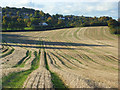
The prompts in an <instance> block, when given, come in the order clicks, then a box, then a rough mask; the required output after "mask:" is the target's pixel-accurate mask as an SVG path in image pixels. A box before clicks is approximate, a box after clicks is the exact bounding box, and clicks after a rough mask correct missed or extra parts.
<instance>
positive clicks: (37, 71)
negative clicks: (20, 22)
mask: <svg viewBox="0 0 120 90" xmlns="http://www.w3.org/2000/svg"><path fill="white" fill-rule="evenodd" d="M1 45H2V46H1V48H0V49H1V50H2V54H0V59H1V64H2V84H3V87H4V88H16V87H17V88H117V87H118V37H117V36H116V35H112V34H110V32H109V28H108V27H104V26H101V27H83V28H67V29H58V30H49V31H35V32H3V33H2V44H1Z"/></svg>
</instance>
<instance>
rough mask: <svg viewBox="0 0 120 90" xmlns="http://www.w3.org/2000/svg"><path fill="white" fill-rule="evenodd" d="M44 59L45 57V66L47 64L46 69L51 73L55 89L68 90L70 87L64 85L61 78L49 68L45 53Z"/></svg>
mask: <svg viewBox="0 0 120 90" xmlns="http://www.w3.org/2000/svg"><path fill="white" fill-rule="evenodd" d="M44 57H45V64H46V69H47V70H48V71H49V72H50V74H51V78H52V83H53V86H54V88H57V89H58V90H61V89H62V90H67V89H68V87H67V86H66V85H65V84H64V83H63V81H62V80H61V79H60V78H59V76H58V75H57V74H56V73H54V72H51V71H50V69H49V66H48V62H47V58H46V52H45V51H44Z"/></svg>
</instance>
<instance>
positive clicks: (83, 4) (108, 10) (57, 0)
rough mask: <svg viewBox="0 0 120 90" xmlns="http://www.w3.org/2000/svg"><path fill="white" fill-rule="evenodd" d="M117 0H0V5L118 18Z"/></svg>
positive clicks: (64, 13) (53, 12)
mask: <svg viewBox="0 0 120 90" xmlns="http://www.w3.org/2000/svg"><path fill="white" fill-rule="evenodd" d="M118 2H119V0H91V1H90V0H0V6H1V7H6V6H9V7H19V8H21V7H26V8H33V9H36V10H42V11H44V12H45V13H50V14H51V15H53V14H63V15H76V16H82V15H83V16H90V17H94V16H97V17H100V16H109V17H112V18H114V19H117V18H118Z"/></svg>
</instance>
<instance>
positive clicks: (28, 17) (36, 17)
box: [2, 6, 112, 31]
mask: <svg viewBox="0 0 120 90" xmlns="http://www.w3.org/2000/svg"><path fill="white" fill-rule="evenodd" d="M2 18H3V19H2V27H3V30H5V31H6V30H24V29H25V30H42V29H55V28H65V27H84V26H107V25H108V23H107V22H108V21H109V20H112V17H108V16H101V17H96V16H95V17H86V16H83V15H81V16H75V15H62V14H55V15H50V14H49V13H44V11H42V10H34V9H31V8H25V7H23V8H16V7H8V6H7V7H4V8H2Z"/></svg>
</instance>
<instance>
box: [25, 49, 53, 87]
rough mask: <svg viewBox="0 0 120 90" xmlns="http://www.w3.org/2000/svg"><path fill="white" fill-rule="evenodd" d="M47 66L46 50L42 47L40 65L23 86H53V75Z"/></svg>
mask: <svg viewBox="0 0 120 90" xmlns="http://www.w3.org/2000/svg"><path fill="white" fill-rule="evenodd" d="M45 67H46V66H45V58H44V51H43V49H42V50H41V55H40V66H39V68H38V69H37V70H35V71H33V72H32V73H31V74H30V75H29V76H28V78H27V80H26V82H25V83H24V85H23V88H52V87H53V86H52V82H51V75H50V72H49V71H48V70H47V69H46V68H45Z"/></svg>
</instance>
